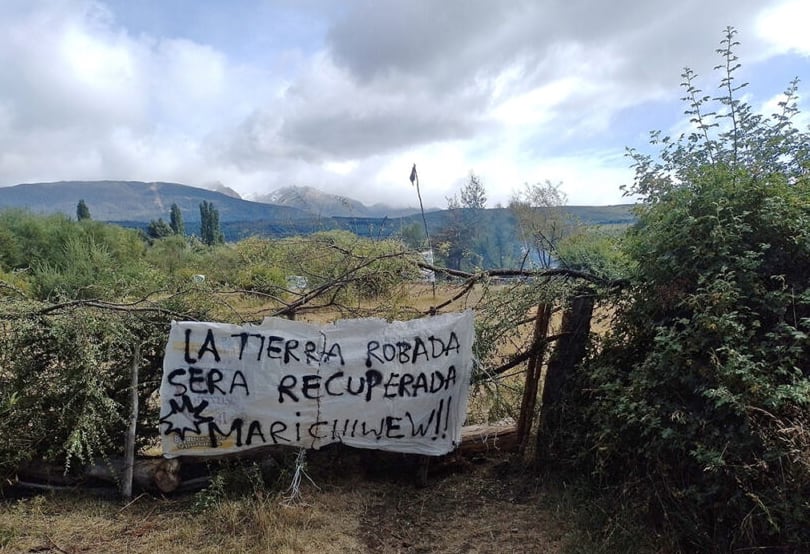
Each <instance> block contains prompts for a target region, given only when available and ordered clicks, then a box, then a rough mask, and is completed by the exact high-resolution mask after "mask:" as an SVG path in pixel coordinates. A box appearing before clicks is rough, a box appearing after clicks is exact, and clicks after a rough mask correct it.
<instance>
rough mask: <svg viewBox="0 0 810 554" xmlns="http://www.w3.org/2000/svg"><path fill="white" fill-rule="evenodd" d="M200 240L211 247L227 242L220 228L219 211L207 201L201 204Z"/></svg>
mask: <svg viewBox="0 0 810 554" xmlns="http://www.w3.org/2000/svg"><path fill="white" fill-rule="evenodd" d="M200 239H202V241H203V242H204V243H205V244H207V245H209V246H212V245H214V244H221V243H223V242H225V239H224V237H223V236H222V231H221V230H220V228H219V210H217V209H216V208H215V207H214V204H213V202H208V201H207V200H203V201H202V203H201V204H200Z"/></svg>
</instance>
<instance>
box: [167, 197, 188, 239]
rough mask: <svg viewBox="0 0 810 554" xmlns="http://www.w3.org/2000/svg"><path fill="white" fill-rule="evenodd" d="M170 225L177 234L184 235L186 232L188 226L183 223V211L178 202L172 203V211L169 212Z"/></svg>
mask: <svg viewBox="0 0 810 554" xmlns="http://www.w3.org/2000/svg"><path fill="white" fill-rule="evenodd" d="M169 226H170V227H171V229H172V233H174V234H175V235H184V234H185V233H186V226H185V224H184V223H183V213H182V212H181V211H180V208H179V207H178V206H177V204H172V208H171V212H170V213H169Z"/></svg>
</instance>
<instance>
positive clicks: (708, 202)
mask: <svg viewBox="0 0 810 554" xmlns="http://www.w3.org/2000/svg"><path fill="white" fill-rule="evenodd" d="M735 45H736V42H734V30H733V29H729V30H728V31H727V33H726V36H725V39H724V41H723V48H722V49H721V50H720V52H721V53H722V55H723V64H722V65H721V66H720V69H721V70H722V71H723V73H724V76H723V79H722V81H721V88H720V94H719V96H718V97H716V98H713V99H712V98H710V97H708V96H704V95H703V93H702V91H700V90H699V89H697V88H696V86H695V84H694V78H695V76H694V74H692V73H691V72H690V71H689V70H687V71H686V72H685V73H684V86H685V88H686V91H687V96H686V100H687V101H688V103H689V109H688V111H687V112H686V113H687V114H688V115H689V116H690V117H691V121H692V123H693V125H694V130H693V131H692V132H691V133H688V134H685V135H682V136H680V137H678V138H676V139H670V138H669V137H661V136H660V134H658V133H654V134H653V144H656V145H658V146H660V147H661V151H660V153H659V154H658V156H657V157H651V156H648V155H644V154H641V153H639V152H636V151H631V156H632V158H633V160H634V162H635V168H636V180H635V184H634V186H633V187H631V189H630V192H632V193H636V194H640V195H642V196H643V203H642V205H641V206H640V207H639V209H638V223H637V224H636V225H635V226H634V227H633V228H632V229H631V231H630V235H629V238H628V245H627V252H628V254H629V256H630V258H631V260H632V262H633V263H634V264H635V274H634V276H633V286H632V287H631V288H630V290H628V291H627V292H626V294H625V296H624V297H623V298H622V299H621V301H620V302H619V305H618V308H617V314H616V321H615V326H614V329H613V331H612V333H611V335H610V336H609V337H608V338H607V340H606V342H605V344H604V345H603V347H602V350H601V351H600V353H598V354H597V355H595V356H594V357H593V358H592V359H591V360H590V363H589V365H588V367H587V368H586V369H585V371H584V373H583V375H581V376H580V378H581V379H582V383H581V384H582V387H583V389H584V390H586V391H589V392H588V393H586V394H585V395H584V396H583V398H582V399H581V402H583V405H587V406H588V408H587V409H586V410H585V418H584V419H583V420H581V421H579V422H578V423H574V424H573V425H574V426H575V428H576V429H578V430H579V432H580V433H587V437H588V440H587V443H586V444H584V445H582V446H583V448H584V449H585V450H586V451H587V452H588V453H589V456H588V461H589V462H590V463H592V464H593V465H592V466H591V468H592V469H593V470H594V471H595V472H596V475H598V476H601V477H602V478H604V479H606V480H612V481H615V480H618V482H619V483H623V484H624V487H625V490H627V489H628V488H633V487H630V486H629V485H634V486H635V490H636V491H637V492H640V493H641V494H644V495H646V496H647V497H648V498H649V499H650V514H652V515H657V516H658V519H659V521H660V522H662V523H664V524H665V525H667V526H669V528H670V529H671V530H672V531H674V532H675V533H676V535H677V536H678V537H679V538H680V540H681V542H682V544H683V545H684V547H685V548H686V549H688V550H689V551H695V550H702V551H718V550H726V549H734V548H738V547H745V546H757V547H779V548H783V549H786V550H801V549H802V548H806V547H807V546H808V545H810V528H808V526H807V522H808V521H810V500H809V499H810V435H809V434H808V428H807V425H808V423H809V422H810V338H808V337H810V282H809V281H808V278H807V275H808V274H807V268H810V178H809V176H808V169H809V168H810V155H808V145H810V135H808V134H807V133H806V132H800V131H799V130H798V129H796V128H795V126H794V125H793V123H792V118H793V116H795V115H796V113H797V108H796V104H795V99H796V84H795V82H794V83H793V84H791V86H790V88H788V90H787V91H786V93H785V96H784V99H783V101H782V102H781V103H780V106H781V109H782V111H781V113H778V114H775V115H773V116H772V117H770V118H767V117H763V116H761V115H759V114H756V113H755V112H754V111H753V109H752V108H751V107H750V106H749V105H747V104H746V103H745V102H743V101H742V100H740V99H739V98H737V95H738V94H739V93H738V91H739V90H740V89H741V88H742V86H738V85H737V83H736V82H735V80H734V72H735V70H736V69H737V68H738V67H739V64H737V61H736V57H735V56H734V53H733V48H734V46H735ZM712 102H715V103H716V105H712Z"/></svg>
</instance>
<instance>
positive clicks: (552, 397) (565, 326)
mask: <svg viewBox="0 0 810 554" xmlns="http://www.w3.org/2000/svg"><path fill="white" fill-rule="evenodd" d="M593 306H594V296H593V295H592V294H589V293H587V292H583V293H582V294H579V295H577V296H575V297H573V298H572V299H571V303H570V305H569V306H568V308H567V309H566V311H565V312H564V313H563V317H562V323H561V326H560V327H561V328H560V336H559V339H558V340H557V343H556V347H555V348H554V351H553V352H552V354H551V358H550V359H549V362H548V368H547V369H546V380H545V383H544V385H543V397H542V403H541V405H540V425H539V429H538V433H537V452H536V456H535V457H536V459H537V460H538V461H544V460H548V459H549V456H548V455H547V454H548V452H549V451H551V450H553V448H554V447H555V444H554V442H555V441H554V438H555V435H556V433H557V431H558V430H559V428H560V425H561V424H562V420H563V414H564V411H565V404H566V395H567V394H570V391H569V390H567V387H566V385H567V383H568V382H569V380H570V379H571V377H572V375H573V373H574V371H575V370H576V366H577V365H579V363H580V362H582V360H583V358H584V357H585V352H586V348H587V346H588V336H589V334H590V330H591V318H592V316H593Z"/></svg>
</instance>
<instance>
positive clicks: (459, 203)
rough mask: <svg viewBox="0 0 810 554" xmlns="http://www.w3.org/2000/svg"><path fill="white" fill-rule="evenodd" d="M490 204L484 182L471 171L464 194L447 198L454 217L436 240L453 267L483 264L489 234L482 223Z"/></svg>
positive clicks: (446, 261) (449, 211) (459, 267)
mask: <svg viewBox="0 0 810 554" xmlns="http://www.w3.org/2000/svg"><path fill="white" fill-rule="evenodd" d="M459 197H460V198H459ZM486 203H487V195H486V191H485V190H484V185H483V184H482V183H481V179H480V178H478V176H476V175H475V174H474V173H470V179H469V181H468V182H467V184H465V185H464V186H463V187H462V188H461V192H460V195H453V196H451V197H448V198H447V211H448V213H449V215H450V217H449V220H448V223H447V225H445V226H444V227H443V228H442V229H441V230H440V231H439V233H438V235H437V237H436V238H437V241H436V242H437V244H439V246H440V249H439V250H440V253H441V255H442V256H443V257H444V261H445V263H446V265H447V267H449V268H450V269H469V268H470V267H472V266H481V265H483V260H484V257H485V256H484V254H483V251H484V250H485V248H484V243H485V242H486V234H487V233H486V229H482V225H483V224H484V217H483V212H484V210H485V209H486Z"/></svg>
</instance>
